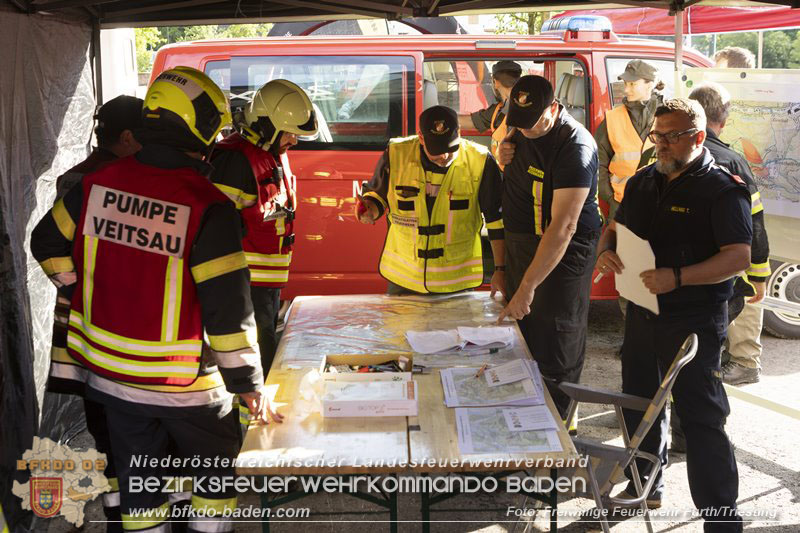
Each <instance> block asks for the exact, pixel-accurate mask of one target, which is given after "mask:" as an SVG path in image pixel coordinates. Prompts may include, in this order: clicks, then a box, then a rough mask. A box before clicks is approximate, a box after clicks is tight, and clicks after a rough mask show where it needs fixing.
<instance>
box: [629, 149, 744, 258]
mask: <svg viewBox="0 0 800 533" xmlns="http://www.w3.org/2000/svg"><path fill="white" fill-rule="evenodd" d="M713 163H714V158H713V156H711V154H710V152H709V151H708V149H704V150H703V154H702V155H701V156H700V157H698V158H697V159H695V161H693V162H692V163H691V164H690V165H689V167H688V168H687V169H686V170H685V171H684V172H683V173H682V174H681V175H680V176H679V177H677V178H675V179H674V180H673V182H672V183H670V182H669V181H668V180H667V177H666V176H665V175H664V174H662V173H660V172H659V171H658V170H656V168H655V166H651V167H647V168H645V169H642V170H640V171H639V172H637V173H636V174H635V177H636V180H635V181H634V178H633V177H631V179H630V181H629V182H628V186H629V187H630V186H633V187H637V188H647V186H648V184H647V183H646V180H647V181H650V182H651V185H650V187H649V188H650V189H654V190H655V194H654V195H653V197H654V198H653V200H654V202H653V205H651V206H648V208H646V213H645V216H651V211H652V217H655V216H656V212H655V211H656V210H657V205H658V204H657V202H664V201H666V200H665V198H668V197H669V196H670V195H671V194H674V193H676V192H680V191H681V190H685V189H687V188H691V187H699V186H702V183H701V182H699V178H698V176H702V175H703V173H704V172H705V171H707V168H708V167H709V165H712V164H713ZM715 172H716V171H715ZM693 178H694V180H693ZM653 186H654V187H653ZM650 208H652V210H651V209H650ZM709 208H710V212H711V217H709V223H710V224H711V232H712V234H713V235H714V243H715V244H716V245H717V247H719V248H722V247H723V246H727V245H729V244H750V242H751V240H752V238H753V229H752V216H751V215H750V201H749V199H748V198H747V195H746V194H743V193H742V190H741V189H739V188H735V189H731V190H726V191H724V192H722V193H720V194H719V195H717V196H716V197H715V198H714V203H713V204H712V205H711V206H709ZM629 210H630V209H629V206H627V205H626V204H625V198H623V199H622V203H621V204H620V206H619V209H617V213H616V215H614V220H615V221H616V222H618V223H620V224H622V225H624V226H629V225H630V223H631V222H632V221H629V220H627V217H628V211H629ZM631 216H634V215H631ZM653 219H654V218H653Z"/></svg>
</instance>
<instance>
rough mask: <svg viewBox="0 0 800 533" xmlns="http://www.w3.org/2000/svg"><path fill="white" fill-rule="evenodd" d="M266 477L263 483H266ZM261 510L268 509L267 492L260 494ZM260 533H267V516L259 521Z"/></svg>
mask: <svg viewBox="0 0 800 533" xmlns="http://www.w3.org/2000/svg"><path fill="white" fill-rule="evenodd" d="M266 482H267V480H266V476H264V483H266ZM261 508H262V509H266V508H270V505H269V499H268V498H267V492H266V491H263V492H262V493H261ZM261 533H269V516H265V517H263V518H262V519H261Z"/></svg>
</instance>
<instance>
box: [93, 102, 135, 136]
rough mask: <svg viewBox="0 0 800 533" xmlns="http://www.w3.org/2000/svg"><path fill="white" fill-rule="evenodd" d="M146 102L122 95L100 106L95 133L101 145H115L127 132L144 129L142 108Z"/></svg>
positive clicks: (96, 116) (96, 115)
mask: <svg viewBox="0 0 800 533" xmlns="http://www.w3.org/2000/svg"><path fill="white" fill-rule="evenodd" d="M143 106H144V101H143V100H142V99H141V98H136V97H134V96H128V95H125V94H123V95H120V96H117V97H116V98H113V99H111V100H109V101H108V102H106V103H105V104H103V105H102V106H100V109H98V110H97V113H96V114H95V115H94V119H95V120H96V121H97V127H95V130H94V131H95V133H96V134H97V140H98V142H101V143H108V144H113V143H115V142H117V140H119V136H120V134H122V132H123V131H125V130H132V131H133V130H137V129H139V128H141V127H142V107H143Z"/></svg>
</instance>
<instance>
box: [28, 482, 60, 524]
mask: <svg viewBox="0 0 800 533" xmlns="http://www.w3.org/2000/svg"><path fill="white" fill-rule="evenodd" d="M63 482H64V480H63V479H61V478H59V477H34V478H31V484H30V487H31V509H32V510H33V512H34V513H35V514H36V516H41V517H42V518H50V517H52V516H55V515H57V514H58V511H59V510H61V503H62V496H63V488H64V487H63Z"/></svg>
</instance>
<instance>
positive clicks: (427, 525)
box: [420, 474, 431, 533]
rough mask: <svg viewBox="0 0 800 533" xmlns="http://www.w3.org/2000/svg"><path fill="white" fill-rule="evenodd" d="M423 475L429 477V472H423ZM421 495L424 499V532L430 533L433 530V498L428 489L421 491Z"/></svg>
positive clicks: (424, 484)
mask: <svg viewBox="0 0 800 533" xmlns="http://www.w3.org/2000/svg"><path fill="white" fill-rule="evenodd" d="M422 477H428V474H422ZM422 486H423V487H425V486H427V483H423V484H422ZM420 497H421V499H422V509H421V511H422V533H430V531H431V500H430V494H428V491H427V490H423V491H422V492H421V493H420Z"/></svg>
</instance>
